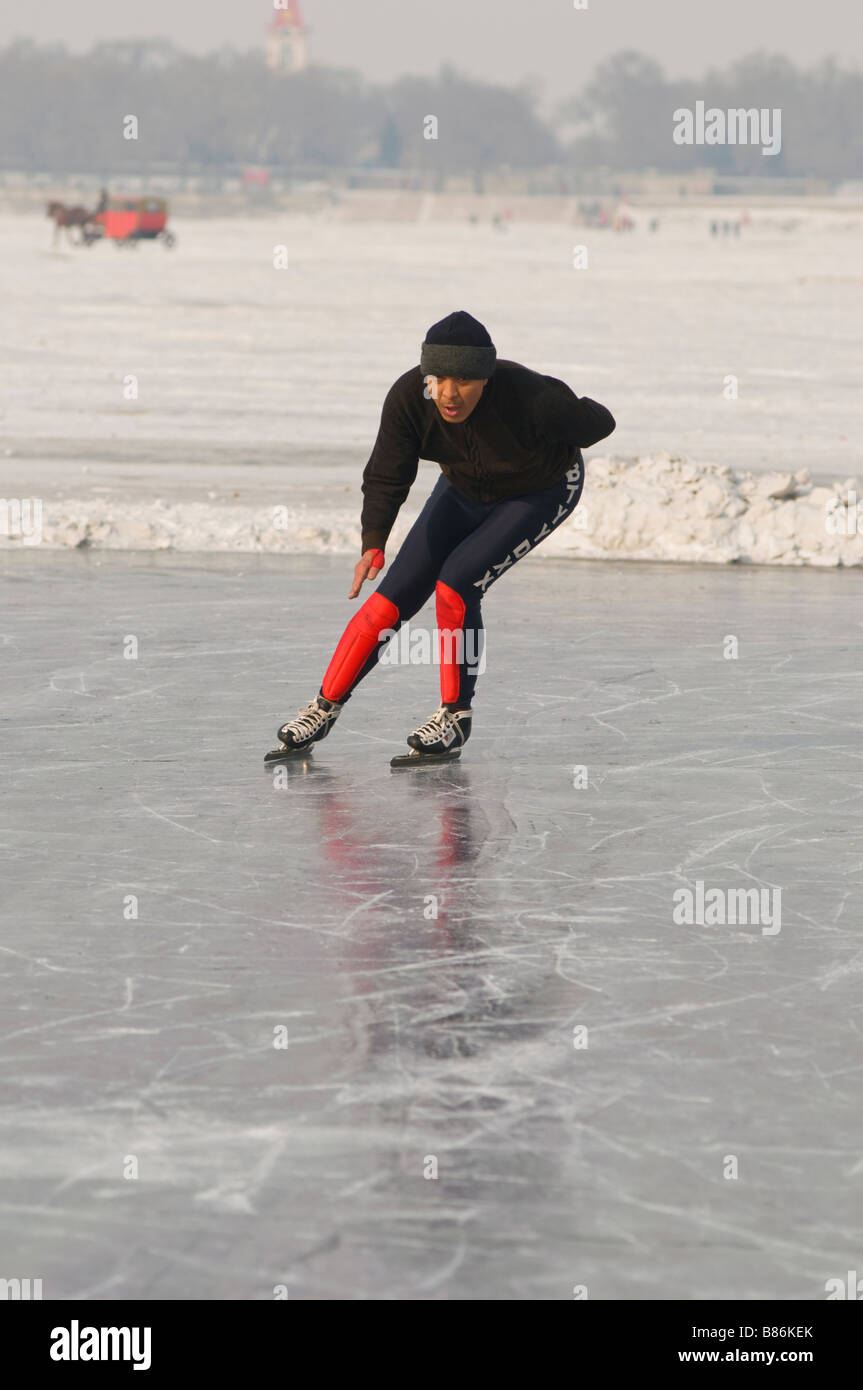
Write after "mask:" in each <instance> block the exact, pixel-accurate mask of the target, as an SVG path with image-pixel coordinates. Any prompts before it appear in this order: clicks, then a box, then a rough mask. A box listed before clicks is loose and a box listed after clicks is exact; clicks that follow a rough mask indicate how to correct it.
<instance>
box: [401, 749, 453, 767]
mask: <svg viewBox="0 0 863 1390" xmlns="http://www.w3.org/2000/svg"><path fill="white" fill-rule="evenodd" d="M460 757H461V749H460V748H453V749H451V750H450V751H449V752H448V753H418V752H417V751H416V749H414V750H413V752H411V753H402V754H401V755H400V756H399V757H398V758H392V759H391V761H390V767H433V766H435V765H437V766H440V764H441V763H454V762H455V761H456V760H457V759H458V758H460Z"/></svg>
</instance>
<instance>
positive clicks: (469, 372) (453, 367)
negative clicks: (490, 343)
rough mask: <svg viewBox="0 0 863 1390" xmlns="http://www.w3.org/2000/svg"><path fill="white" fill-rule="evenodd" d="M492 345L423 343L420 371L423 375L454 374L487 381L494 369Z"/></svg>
mask: <svg viewBox="0 0 863 1390" xmlns="http://www.w3.org/2000/svg"><path fill="white" fill-rule="evenodd" d="M496 361H497V351H496V349H495V348H493V347H452V346H450V345H449V344H447V343H423V345H422V349H421V351H420V371H421V372H422V374H423V376H436V377H439V378H443V377H448V376H456V377H464V378H465V379H466V380H468V381H487V380H488V378H489V377H490V376H491V374H492V372H493V371H494V366H495V362H496Z"/></svg>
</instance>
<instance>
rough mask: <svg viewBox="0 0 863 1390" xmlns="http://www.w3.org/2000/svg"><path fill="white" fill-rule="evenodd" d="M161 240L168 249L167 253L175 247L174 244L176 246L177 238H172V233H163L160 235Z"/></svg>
mask: <svg viewBox="0 0 863 1390" xmlns="http://www.w3.org/2000/svg"><path fill="white" fill-rule="evenodd" d="M162 240H163V242H164V243H165V245H166V247H167V248H168V250H169V251H170V249H171V247H172V246H176V244H177V238H176V237H175V236H174V233H173V232H163V233H162Z"/></svg>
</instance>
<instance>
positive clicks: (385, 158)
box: [0, 41, 863, 179]
mask: <svg viewBox="0 0 863 1390" xmlns="http://www.w3.org/2000/svg"><path fill="white" fill-rule="evenodd" d="M698 101H703V102H705V103H706V105H707V106H708V107H717V108H720V109H731V108H739V107H745V108H753V107H756V108H758V109H759V110H760V109H765V108H766V109H769V110H771V111H772V110H774V109H776V108H779V109H780V110H781V112H782V146H781V151H780V153H779V154H777V155H776V156H775V157H765V156H764V155H763V154H762V152H761V148H760V147H757V146H751V145H750V146H745V145H678V144H675V142H674V140H673V138H672V132H673V128H674V120H673V117H674V112H675V110H677V109H679V108H689V109H693V108H694V107H695V104H696V102H698ZM127 116H134V117H136V118H137V121H138V138H137V139H134V140H130V139H124V138H123V123H124V119H125V118H126V117H127ZM429 116H434V117H436V118H437V123H438V124H437V130H436V132H435V131H434V128H433V126H430V125H429V122H428V121H427V119H426V118H427V117H429ZM431 133H436V135H437V138H436V139H429V138H427V137H428V135H429V134H431ZM248 164H264V165H269V166H273V167H279V168H282V169H284V170H286V171H290V170H291V169H295V168H298V167H302V168H326V167H333V168H340V169H344V168H350V167H358V166H360V167H362V166H365V167H377V168H392V169H402V170H409V171H416V172H418V173H427V172H429V171H431V172H433V173H435V174H438V175H440V176H441V177H445V176H448V175H453V174H469V175H473V176H474V177H477V178H478V177H480V176H481V175H482V174H483V173H486V172H490V171H493V170H500V169H512V170H525V169H537V168H548V167H550V166H559V167H560V168H561V169H597V168H605V169H610V170H638V169H645V168H653V169H657V170H659V171H663V172H685V171H688V170H691V169H693V168H695V167H702V168H713V169H715V170H717V171H718V172H722V173H732V174H733V173H750V174H751V173H757V174H759V175H762V176H767V175H771V174H783V175H786V176H795V177H821V178H827V179H843V178H855V177H863V73H859V72H855V71H850V70H846V69H843V68H841V67H840V66H839V65H838V64H837V63H836V62H835V61H833V60H828V61H825V62H822V63H821V64H819V65H818V66H816V67H813V68H811V69H807V70H804V69H800V68H797V67H795V65H794V64H793V63H791V62H790V61H788V60H787V59H785V58H780V57H771V56H769V55H753V56H751V57H749V58H746V59H744V60H742V61H740V62H738V63H734V64H732V65H731V66H729V67H727V68H725V69H723V70H717V71H711V72H708V73H706V74H705V75H704V76H703V77H702V78H700V79H698V80H687V81H671V80H669V79H668V78H666V76H665V74H664V72H663V70H662V68H661V66H660V65H659V64H658V63H656V62H655V61H653V60H652V59H649V58H645V57H643V56H642V55H640V54H637V53H631V52H621V53H618V54H616V55H615V56H614V57H612V58H611V59H609V60H608V61H607V62H604V63H603V64H601V66H600V67H599V68H598V69H597V70H596V72H595V74H594V75H593V77H592V78H591V80H590V81H589V82H588V83H587V85H586V86H585V87H584V89H583V90H582V91H580V92H576V93H573V96H572V98H571V99H570V100H568V101H567V102H565V103H563V104H562V105H561V106H560V107H559V108H558V109H557V110H556V111H554V112H553V113H552V114H551V116H550V117H547V118H545V119H543V118H542V117H541V116H540V114H539V113H538V110H537V100H536V95H535V94H534V93H532V92H531V91H530V90H529V89H528V88H526V87H521V88H514V89H513V88H508V87H503V86H499V85H496V84H494V83H486V82H480V81H477V80H475V79H473V78H470V77H467V76H465V75H464V74H461V73H458V72H456V71H454V70H453V69H452V68H444V69H442V70H441V72H440V73H439V75H438V76H437V77H434V78H425V77H422V78H415V77H405V78H401V79H399V80H398V81H396V82H393V83H390V84H389V85H372V84H370V83H367V82H366V81H364V79H363V78H362V77H361V76H360V75H359V74H358V73H356V72H353V71H350V70H345V69H336V68H326V67H312V68H309V69H308V70H307V71H306V72H303V73H299V74H297V75H295V76H290V77H282V76H278V75H276V74H274V73H271V72H269V71H268V70H267V68H266V67H265V65H264V62H263V58H262V56H261V54H259V53H256V52H255V53H240V52H236V51H234V50H224V51H221V52H219V53H215V54H212V55H209V56H207V57H196V56H193V55H191V54H188V53H184V52H182V51H180V50H179V49H176V48H175V47H173V46H172V45H171V44H168V43H165V42H158V41H155V42H154V41H142V42H128V43H126V42H123V43H103V44H99V45H97V46H96V47H94V48H93V49H91V50H90V52H88V53H86V54H72V53H70V52H68V50H66V49H65V48H64V47H62V46H40V45H37V44H35V43H32V42H30V41H18V42H16V43H14V44H11V45H10V46H8V47H7V48H6V49H4V50H0V168H5V169H16V170H25V171H41V170H47V171H51V172H59V171H63V170H70V171H72V170H74V171H76V172H82V173H91V172H92V173H96V174H102V173H104V174H116V173H118V172H121V171H123V170H128V171H129V172H136V173H137V172H146V171H147V170H148V169H152V168H155V167H165V166H170V167H172V168H176V169H183V168H184V167H190V166H197V167H200V166H204V167H212V168H213V169H214V170H216V169H218V168H221V167H224V166H227V165H248Z"/></svg>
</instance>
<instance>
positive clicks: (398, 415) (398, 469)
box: [360, 379, 420, 554]
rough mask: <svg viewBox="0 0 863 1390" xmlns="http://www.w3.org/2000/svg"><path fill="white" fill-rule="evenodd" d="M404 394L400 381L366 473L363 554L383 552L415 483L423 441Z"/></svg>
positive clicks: (388, 399)
mask: <svg viewBox="0 0 863 1390" xmlns="http://www.w3.org/2000/svg"><path fill="white" fill-rule="evenodd" d="M404 391H405V387H404V382H403V380H402V379H400V380H399V381H397V382H396V383H395V384H394V385H393V386H391V387H390V389H389V391H388V392H387V394H386V398H385V400H384V404H383V410H382V411H381V423H380V428H379V429H378V437H377V439H376V440H375V446H374V448H373V450H372V453H371V457H370V459H369V461H368V463H367V464H366V466H365V469H364V471H363V488H362V491H363V510H362V518H361V521H360V529H361V531H362V549H363V554H365V552H366V551H367V550H383V549H384V547H385V545H386V543H387V537H388V536H389V534H390V531H391V530H392V528H393V524H394V522H395V519H396V517H397V516H398V513H399V508H400V507H401V505H402V503H403V502H404V500H405V498H406V497H407V495H408V493H409V492H410V490H411V486H412V484H413V482H414V480H415V479H416V475H417V469H418V467H419V447H420V437H419V431H418V429H417V427H416V425H415V424H413V422H412V421H411V420H410V418H409V415H408V412H407V410H406V409H405V401H404Z"/></svg>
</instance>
